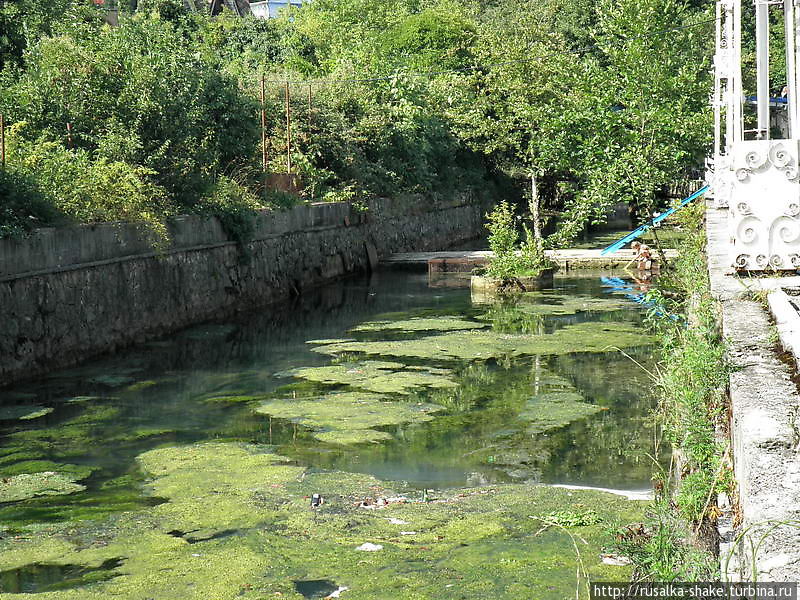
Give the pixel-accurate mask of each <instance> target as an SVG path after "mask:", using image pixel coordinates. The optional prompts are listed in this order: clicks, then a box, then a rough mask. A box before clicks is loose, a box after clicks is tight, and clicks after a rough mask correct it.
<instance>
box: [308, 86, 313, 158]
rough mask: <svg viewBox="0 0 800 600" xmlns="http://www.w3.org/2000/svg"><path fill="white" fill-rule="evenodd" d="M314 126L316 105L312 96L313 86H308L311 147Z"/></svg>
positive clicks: (309, 141)
mask: <svg viewBox="0 0 800 600" xmlns="http://www.w3.org/2000/svg"><path fill="white" fill-rule="evenodd" d="M313 125H314V105H313V98H312V94H311V85H310V84H309V86H308V144H309V146H310V145H311V138H312V136H311V127H312V126H313Z"/></svg>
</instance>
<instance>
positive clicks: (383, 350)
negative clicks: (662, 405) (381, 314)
mask: <svg viewBox="0 0 800 600" xmlns="http://www.w3.org/2000/svg"><path fill="white" fill-rule="evenodd" d="M653 340H654V338H653V337H652V336H649V335H647V334H644V333H642V331H641V328H638V327H636V326H635V325H632V324H629V323H604V322H586V323H578V324H575V325H568V326H566V327H564V328H562V329H558V330H556V331H555V332H553V333H547V334H541V335H537V334H504V333H499V332H496V331H456V332H451V333H444V334H441V335H435V336H426V337H421V338H418V339H412V340H397V341H364V342H342V343H336V344H328V345H326V346H320V347H318V348H314V349H313V350H314V351H315V352H320V353H322V354H331V355H337V354H340V353H359V354H363V355H367V356H382V357H398V358H411V359H433V360H447V361H449V360H486V359H490V358H500V357H503V356H522V355H535V354H572V353H577V352H603V351H607V350H609V349H610V348H614V347H616V348H630V347H634V346H642V345H646V344H650V343H652V342H653Z"/></svg>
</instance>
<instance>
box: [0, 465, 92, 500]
mask: <svg viewBox="0 0 800 600" xmlns="http://www.w3.org/2000/svg"><path fill="white" fill-rule="evenodd" d="M78 479H80V477H77V476H76V474H74V473H59V472H56V471H42V472H40V473H21V474H19V475H13V476H11V477H5V478H3V479H2V480H0V502H18V501H20V500H27V499H29V498H35V497H36V496H63V495H66V494H74V493H75V492H82V491H83V490H85V489H86V487H85V486H83V485H80V484H78V483H75V482H76V481H77V480H78Z"/></svg>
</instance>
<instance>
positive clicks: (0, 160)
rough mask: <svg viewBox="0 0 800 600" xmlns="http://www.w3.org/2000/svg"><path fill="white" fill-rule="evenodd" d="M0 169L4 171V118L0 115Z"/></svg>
mask: <svg viewBox="0 0 800 600" xmlns="http://www.w3.org/2000/svg"><path fill="white" fill-rule="evenodd" d="M0 169H3V170H4V171H5V170H6V117H5V115H4V114H3V113H0Z"/></svg>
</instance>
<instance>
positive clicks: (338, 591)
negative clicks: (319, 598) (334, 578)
mask: <svg viewBox="0 0 800 600" xmlns="http://www.w3.org/2000/svg"><path fill="white" fill-rule="evenodd" d="M349 589H350V588H349V587H345V586H343V585H342V586H339V589H338V590H336V591H335V592H333V593H332V594H331V595H330V596H325V598H324V599H323V600H328V598H338V597H339V596H341V595H342V592H346V591H347V590H349Z"/></svg>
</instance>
